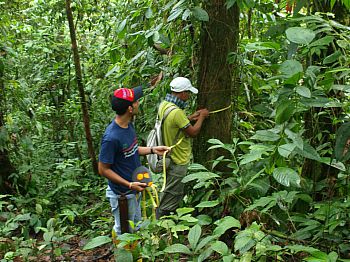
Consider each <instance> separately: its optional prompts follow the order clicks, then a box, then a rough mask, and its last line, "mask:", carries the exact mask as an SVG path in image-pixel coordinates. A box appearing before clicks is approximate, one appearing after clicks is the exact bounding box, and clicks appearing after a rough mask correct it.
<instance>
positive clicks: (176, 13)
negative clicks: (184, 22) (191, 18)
mask: <svg viewBox="0 0 350 262" xmlns="http://www.w3.org/2000/svg"><path fill="white" fill-rule="evenodd" d="M183 11H184V9H182V8H177V9H175V10H173V11H172V12H171V14H170V16H169V17H168V22H170V21H173V20H175V19H176V18H177V17H178V16H180V15H181V14H182V12H183Z"/></svg>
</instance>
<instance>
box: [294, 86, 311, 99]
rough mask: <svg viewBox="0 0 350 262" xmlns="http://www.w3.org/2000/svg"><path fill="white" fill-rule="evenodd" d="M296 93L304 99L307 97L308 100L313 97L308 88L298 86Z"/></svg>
mask: <svg viewBox="0 0 350 262" xmlns="http://www.w3.org/2000/svg"><path fill="white" fill-rule="evenodd" d="M296 92H297V93H298V94H299V95H301V96H303V97H307V98H310V97H311V91H310V89H309V88H307V87H306V86H298V87H297V88H296Z"/></svg>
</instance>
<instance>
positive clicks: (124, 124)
mask: <svg viewBox="0 0 350 262" xmlns="http://www.w3.org/2000/svg"><path fill="white" fill-rule="evenodd" d="M142 95H143V92H142V87H141V86H140V87H136V88H133V89H128V88H120V89H117V90H115V91H114V94H113V96H112V109H113V110H114V111H115V112H116V116H115V118H114V119H113V121H112V122H111V123H110V125H109V126H108V127H107V128H106V131H105V133H104V136H103V138H102V141H101V151H100V156H99V163H98V171H99V173H100V175H101V176H104V177H106V178H107V179H108V187H107V191H106V196H107V198H108V199H109V202H110V204H111V207H112V213H113V216H114V220H115V225H114V231H115V232H116V233H117V234H118V235H120V234H121V221H120V212H119V211H120V209H119V204H118V199H119V198H120V197H121V196H122V195H123V196H126V198H127V203H128V220H130V221H132V222H133V224H134V225H137V224H138V222H140V221H141V207H140V199H141V198H140V197H139V196H138V195H139V192H142V191H143V190H144V189H145V188H146V186H147V185H146V184H145V183H141V182H134V181H132V173H133V171H134V170H135V169H136V168H137V167H139V166H141V162H140V158H139V155H147V154H158V155H163V153H164V152H165V151H169V150H170V148H169V147H167V146H157V147H139V146H138V142H137V137H136V132H135V129H134V126H133V124H132V123H131V121H132V119H133V117H134V116H135V115H136V114H137V113H138V109H139V101H138V99H139V98H141V97H142ZM137 228H138V227H136V229H137ZM129 231H130V232H131V229H130V228H129Z"/></svg>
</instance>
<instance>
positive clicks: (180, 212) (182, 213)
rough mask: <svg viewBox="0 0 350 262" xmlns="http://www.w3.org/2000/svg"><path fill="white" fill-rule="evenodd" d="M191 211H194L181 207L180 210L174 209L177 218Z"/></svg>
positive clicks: (191, 208) (190, 208)
mask: <svg viewBox="0 0 350 262" xmlns="http://www.w3.org/2000/svg"><path fill="white" fill-rule="evenodd" d="M192 211H194V208H193V207H182V208H178V209H176V213H177V215H178V216H179V217H181V216H183V215H185V214H188V213H191V212H192Z"/></svg>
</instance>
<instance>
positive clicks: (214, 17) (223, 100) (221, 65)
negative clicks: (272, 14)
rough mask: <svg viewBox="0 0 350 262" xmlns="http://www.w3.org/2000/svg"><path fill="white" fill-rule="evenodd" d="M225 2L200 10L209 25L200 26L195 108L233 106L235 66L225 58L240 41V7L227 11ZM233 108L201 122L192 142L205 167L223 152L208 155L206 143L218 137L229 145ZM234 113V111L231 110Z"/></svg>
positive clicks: (219, 0) (220, 0) (208, 3)
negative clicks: (207, 17) (207, 18)
mask: <svg viewBox="0 0 350 262" xmlns="http://www.w3.org/2000/svg"><path fill="white" fill-rule="evenodd" d="M225 2H226V1H225V0H215V1H204V3H203V8H204V9H205V10H206V11H207V13H208V14H209V22H204V23H203V26H202V34H201V44H200V47H201V49H200V58H199V59H200V64H199V72H198V82H197V86H198V88H199V94H198V106H199V108H204V107H205V108H208V110H209V111H215V110H218V109H222V108H225V107H227V106H229V105H231V104H232V98H233V97H234V95H235V92H234V91H235V89H236V88H237V87H236V84H235V77H234V75H235V74H234V71H235V69H236V68H237V67H236V64H232V63H229V62H228V55H229V54H231V53H233V54H234V53H236V51H237V43H238V40H239V35H238V32H239V8H238V6H237V5H236V4H235V5H234V6H233V7H231V8H230V9H227V8H226V5H225ZM232 109H233V107H231V108H229V109H228V110H225V111H221V112H219V113H216V114H211V115H210V117H209V118H208V119H207V120H205V121H204V123H203V126H202V129H201V132H200V134H199V136H198V137H197V138H196V139H195V141H194V148H193V153H194V158H195V161H196V162H198V163H202V164H205V163H206V162H207V161H208V160H210V159H216V158H217V157H218V156H219V154H220V155H222V152H219V151H217V150H215V151H214V150H212V151H209V152H207V147H208V144H207V141H208V139H210V138H217V139H219V140H221V141H222V142H224V143H231V142H232V139H231V132H232ZM233 110H234V109H233Z"/></svg>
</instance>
